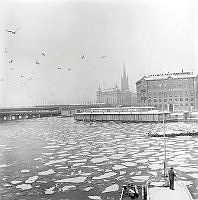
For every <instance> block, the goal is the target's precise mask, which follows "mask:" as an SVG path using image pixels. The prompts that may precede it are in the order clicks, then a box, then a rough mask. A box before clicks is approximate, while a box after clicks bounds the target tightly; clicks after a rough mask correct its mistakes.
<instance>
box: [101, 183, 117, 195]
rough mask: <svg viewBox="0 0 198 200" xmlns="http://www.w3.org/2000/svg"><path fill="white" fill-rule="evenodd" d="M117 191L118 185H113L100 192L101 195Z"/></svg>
mask: <svg viewBox="0 0 198 200" xmlns="http://www.w3.org/2000/svg"><path fill="white" fill-rule="evenodd" d="M118 190H119V185H118V184H113V185H111V186H109V187H107V188H105V190H104V191H102V193H106V192H115V191H118Z"/></svg>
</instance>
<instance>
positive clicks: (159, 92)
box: [136, 70, 198, 112]
mask: <svg viewBox="0 0 198 200" xmlns="http://www.w3.org/2000/svg"><path fill="white" fill-rule="evenodd" d="M197 80H198V76H194V75H193V73H192V72H183V70H182V72H181V73H167V74H153V75H149V76H144V77H142V78H141V79H140V80H139V81H137V82H136V91H137V104H138V106H155V107H156V108H157V109H160V110H162V109H163V106H164V110H168V111H170V112H173V111H195V110H197V105H198V81H197Z"/></svg>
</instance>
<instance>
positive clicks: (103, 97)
mask: <svg viewBox="0 0 198 200" xmlns="http://www.w3.org/2000/svg"><path fill="white" fill-rule="evenodd" d="M134 96H135V95H134V94H133V93H132V92H131V91H130V89H129V83H128V75H127V73H126V69H125V66H124V67H123V74H122V75H121V89H119V88H118V86H117V85H116V86H115V87H114V88H112V89H103V90H102V89H101V87H100V86H99V88H98V91H97V103H105V104H110V105H114V106H118V105H124V106H130V105H133V104H132V103H133V102H134V98H135V97H134Z"/></svg>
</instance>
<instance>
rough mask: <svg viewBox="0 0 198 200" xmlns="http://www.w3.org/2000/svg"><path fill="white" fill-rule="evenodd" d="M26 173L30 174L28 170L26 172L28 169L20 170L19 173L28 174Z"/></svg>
mask: <svg viewBox="0 0 198 200" xmlns="http://www.w3.org/2000/svg"><path fill="white" fill-rule="evenodd" d="M28 172H30V170H28V169H22V170H21V173H28Z"/></svg>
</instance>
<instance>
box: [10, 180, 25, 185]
mask: <svg viewBox="0 0 198 200" xmlns="http://www.w3.org/2000/svg"><path fill="white" fill-rule="evenodd" d="M21 182H22V181H11V182H10V183H12V184H14V185H16V184H18V183H21Z"/></svg>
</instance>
